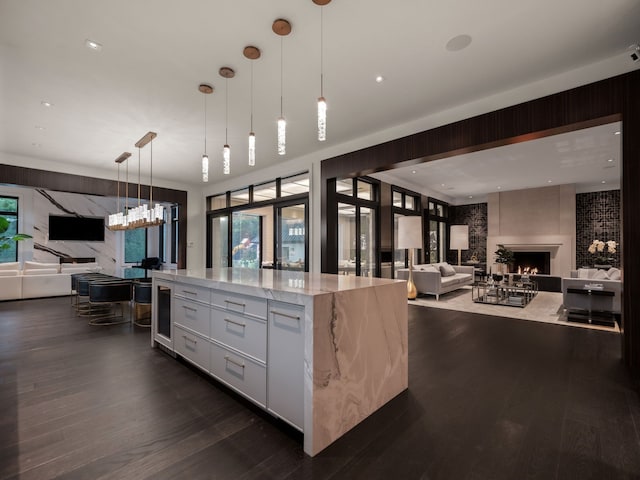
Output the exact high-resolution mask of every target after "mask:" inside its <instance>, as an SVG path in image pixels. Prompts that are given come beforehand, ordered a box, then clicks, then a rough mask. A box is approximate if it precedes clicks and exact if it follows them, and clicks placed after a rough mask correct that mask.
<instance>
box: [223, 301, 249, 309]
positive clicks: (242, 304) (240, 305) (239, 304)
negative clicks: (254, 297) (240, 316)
mask: <svg viewBox="0 0 640 480" xmlns="http://www.w3.org/2000/svg"><path fill="white" fill-rule="evenodd" d="M224 303H230V304H231V305H237V306H238V307H242V308H244V307H245V306H246V305H245V304H244V303H239V302H234V301H232V300H225V301H224Z"/></svg>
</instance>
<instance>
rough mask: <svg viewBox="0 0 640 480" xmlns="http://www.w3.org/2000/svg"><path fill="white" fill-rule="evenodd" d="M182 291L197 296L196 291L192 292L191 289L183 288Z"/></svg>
mask: <svg viewBox="0 0 640 480" xmlns="http://www.w3.org/2000/svg"><path fill="white" fill-rule="evenodd" d="M182 293H184V294H185V295H195V296H196V297H197V296H198V292H192V291H191V290H183V291H182Z"/></svg>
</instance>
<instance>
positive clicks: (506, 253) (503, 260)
mask: <svg viewBox="0 0 640 480" xmlns="http://www.w3.org/2000/svg"><path fill="white" fill-rule="evenodd" d="M493 253H494V255H495V261H496V263H498V264H500V265H501V266H502V268H501V269H502V273H509V264H510V263H511V262H513V251H512V250H509V249H508V248H506V247H505V246H504V245H500V244H498V250H496V251H495V252H493ZM503 265H504V266H503ZM505 269H506V270H507V271H506V272H505V271H504V270H505Z"/></svg>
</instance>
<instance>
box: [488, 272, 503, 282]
mask: <svg viewBox="0 0 640 480" xmlns="http://www.w3.org/2000/svg"><path fill="white" fill-rule="evenodd" d="M491 278H493V280H494V281H495V282H498V283H500V282H501V281H502V280H503V279H504V277H503V276H502V275H500V274H498V273H494V274H493V275H492V276H491Z"/></svg>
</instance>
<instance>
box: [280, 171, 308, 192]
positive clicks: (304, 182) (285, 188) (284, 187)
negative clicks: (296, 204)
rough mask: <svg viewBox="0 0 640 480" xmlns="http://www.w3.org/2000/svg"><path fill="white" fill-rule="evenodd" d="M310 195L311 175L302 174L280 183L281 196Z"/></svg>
mask: <svg viewBox="0 0 640 480" xmlns="http://www.w3.org/2000/svg"><path fill="white" fill-rule="evenodd" d="M301 193H309V174H308V173H306V172H305V173H301V174H299V175H294V176H292V177H286V178H283V179H282V180H281V182H280V196H281V197H288V196H290V195H299V194H301Z"/></svg>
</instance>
